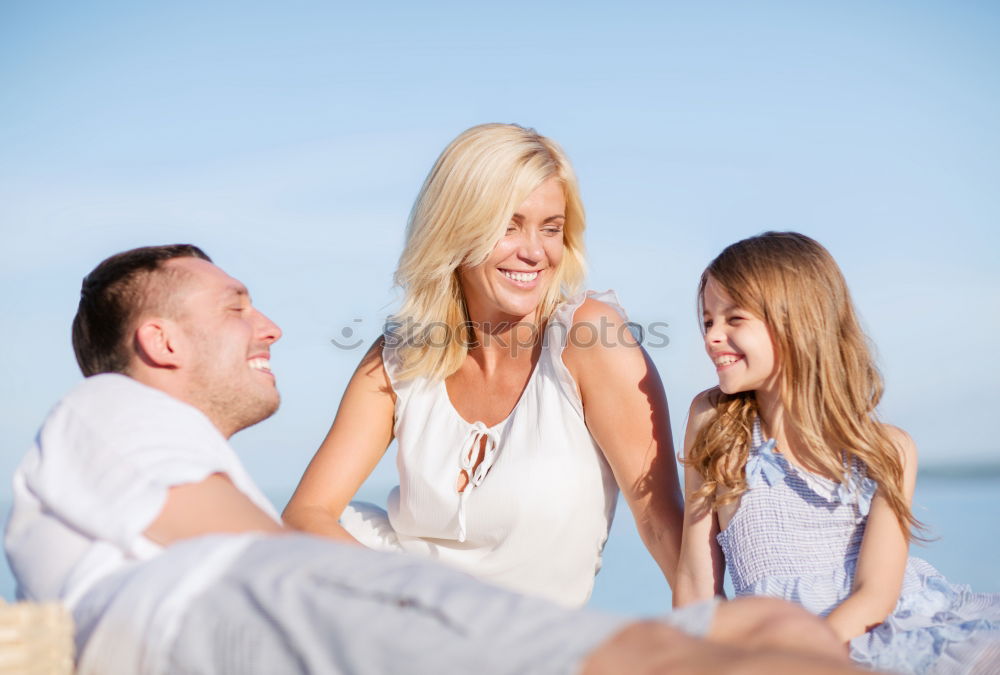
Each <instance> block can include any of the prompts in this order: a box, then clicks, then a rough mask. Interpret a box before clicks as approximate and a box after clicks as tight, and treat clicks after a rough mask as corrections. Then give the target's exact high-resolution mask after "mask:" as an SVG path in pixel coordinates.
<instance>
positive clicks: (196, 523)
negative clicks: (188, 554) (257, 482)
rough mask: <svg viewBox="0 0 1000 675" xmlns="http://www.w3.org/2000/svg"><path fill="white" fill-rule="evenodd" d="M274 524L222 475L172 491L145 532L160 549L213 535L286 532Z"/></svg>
mask: <svg viewBox="0 0 1000 675" xmlns="http://www.w3.org/2000/svg"><path fill="white" fill-rule="evenodd" d="M283 531H284V527H283V526H282V525H281V523H278V522H275V520H274V519H273V518H271V516H269V515H267V514H266V513H264V511H262V510H261V509H260V508H258V507H257V505H256V504H254V503H253V502H252V501H250V499H249V498H248V497H247V496H246V495H245V494H243V493H242V492H240V491H239V490H238V489H237V488H236V486H235V485H233V484H232V482H231V481H230V480H229V477H228V476H226V475H225V474H223V473H214V474H212V475H211V476H209V477H208V478H206V479H205V480H203V481H201V482H199V483H185V484H184V485H177V486H174V487H172V488H170V491H169V492H168V493H167V501H166V503H165V504H164V505H163V509H162V510H161V511H160V515H158V516H157V517H156V520H154V521H153V522H152V523H151V524H150V526H149V527H147V528H146V530H145V531H144V532H143V534H145V535H146V537H147V538H149V539H151V540H152V541H155V542H156V543H157V544H160V545H161V546H169V545H170V544H173V543H174V542H177V541H179V540H181V539H189V538H191V537H198V536H201V535H205V534H213V533H220V534H221V533H237V532H272V533H273V532H283Z"/></svg>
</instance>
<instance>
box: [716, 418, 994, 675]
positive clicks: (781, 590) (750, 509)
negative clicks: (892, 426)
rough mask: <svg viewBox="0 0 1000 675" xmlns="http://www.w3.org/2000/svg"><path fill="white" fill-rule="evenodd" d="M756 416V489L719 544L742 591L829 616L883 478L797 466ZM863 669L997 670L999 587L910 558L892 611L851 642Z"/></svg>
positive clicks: (751, 468)
mask: <svg viewBox="0 0 1000 675" xmlns="http://www.w3.org/2000/svg"><path fill="white" fill-rule="evenodd" d="M774 445H775V442H774V440H769V441H766V442H765V441H764V439H763V438H762V436H761V432H760V423H759V420H758V421H757V422H755V423H754V428H753V442H752V444H751V451H750V456H749V459H748V460H747V465H746V478H747V483H748V484H749V490H747V492H745V493H744V494H743V495H742V496H741V498H740V505H739V508H738V509H737V511H736V513H735V514H734V515H733V518H732V520H731V521H730V523H729V525H728V526H727V527H726V529H725V530H723V531H722V532H720V533H719V535H718V542H719V545H720V546H721V547H722V551H723V553H724V554H725V557H726V566H727V567H728V569H729V573H730V576H731V577H732V581H733V587H734V589H735V591H736V594H737V595H767V596H772V597H778V598H784V599H786V600H790V601H792V602H795V603H798V604H800V605H802V606H803V607H805V608H806V609H808V610H810V611H811V612H814V613H815V614H819V615H823V616H825V615H826V614H828V613H829V612H830V611H831V610H832V609H833V608H834V607H836V606H837V605H838V604H840V602H841V601H843V600H844V599H845V598H846V597H847V596H848V595H849V594H850V592H851V585H852V583H853V581H854V570H855V567H856V566H857V560H858V551H859V549H860V547H861V538H862V536H863V535H864V530H865V523H866V522H867V519H868V510H869V507H870V506H871V500H872V497H873V496H874V494H875V489H876V484H875V482H874V481H872V480H871V479H870V478H868V477H866V476H865V472H864V469H863V467H862V466H860V465H857V466H855V467H853V468H852V470H851V471H850V479H849V480H848V481H847V482H846V483H845V482H838V481H833V480H829V479H827V478H824V477H821V476H817V475H815V474H812V473H809V472H807V471H805V470H803V469H801V468H798V467H796V466H794V465H792V464H790V463H789V462H788V461H787V460H786V459H785V458H784V457H783V456H782V455H781V454H780V453H776V452H775V451H774ZM851 658H853V659H854V660H855V662H857V663H858V664H860V665H865V666H868V667H870V668H873V669H877V670H883V671H887V672H895V673H1000V593H973V592H972V591H971V590H970V589H969V587H968V586H962V585H953V584H950V583H949V582H948V581H947V579H945V578H944V577H943V576H941V574H940V573H939V572H938V571H937V570H935V569H934V568H933V567H932V566H931V565H930V564H928V563H927V562H925V561H923V560H921V559H919V558H914V557H911V558H910V559H909V560H908V562H907V565H906V573H905V575H904V578H903V589H902V593H901V595H900V598H899V602H898V603H897V604H896V608H895V610H894V611H893V612H892V614H890V615H889V617H888V618H886V620H885V621H884V622H883V623H881V624H880V625H879V626H877V627H876V628H874V629H872V630H871V631H869V632H867V633H865V634H864V635H861V636H859V637H856V638H854V639H853V640H852V641H851Z"/></svg>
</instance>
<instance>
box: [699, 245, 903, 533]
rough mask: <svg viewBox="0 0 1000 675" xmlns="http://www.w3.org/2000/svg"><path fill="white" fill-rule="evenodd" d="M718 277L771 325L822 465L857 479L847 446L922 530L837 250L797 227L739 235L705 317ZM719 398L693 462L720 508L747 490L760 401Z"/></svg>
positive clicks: (789, 398) (798, 414)
mask: <svg viewBox="0 0 1000 675" xmlns="http://www.w3.org/2000/svg"><path fill="white" fill-rule="evenodd" d="M709 279H712V280H714V281H715V283H717V284H718V285H719V286H720V287H721V288H722V289H723V290H725V292H726V293H727V294H728V295H729V297H730V298H731V299H732V301H733V303H735V305H736V306H737V307H739V308H741V309H743V310H745V311H747V312H749V313H751V314H753V315H754V316H756V317H758V318H760V319H761V320H763V322H764V324H765V325H766V326H767V328H768V332H769V333H770V336H771V341H772V343H773V344H774V350H775V354H776V358H777V359H778V361H779V363H780V368H779V371H778V373H779V374H778V377H779V383H780V385H779V386H780V395H781V402H782V405H783V407H784V409H785V419H786V420H787V423H790V424H791V426H792V429H793V430H794V432H795V433H796V434H797V435H798V436H799V438H801V439H802V442H803V444H804V445H805V446H806V448H807V450H808V451H809V455H810V456H811V457H812V458H814V460H815V462H816V463H817V464H818V467H817V468H820V469H821V470H822V471H823V472H824V473H826V474H827V475H830V476H840V477H841V480H847V479H848V475H847V467H846V466H845V464H844V454H842V453H846V455H847V460H848V463H849V464H850V463H853V462H855V461H858V462H861V463H862V464H863V465H864V467H865V469H866V471H867V474H868V476H869V477H870V478H872V479H873V480H875V482H876V483H878V486H879V490H880V494H881V495H882V496H883V497H884V498H885V499H886V501H887V502H888V503H889V505H890V506H891V507H892V510H893V512H895V514H896V518H897V519H898V520H899V523H900V527H902V529H903V531H904V532H906V533H907V534H908V535H911V533H912V530H913V529H914V528H919V527H921V525H920V523H919V521H917V520H916V519H915V518H914V517H913V514H912V512H911V511H910V508H909V506H908V504H907V500H906V498H905V496H904V492H903V462H902V457H901V455H900V450H899V449H898V448H897V447H896V445H895V444H894V443H893V442H892V440H891V439H890V438H889V436H888V434H887V432H886V430H885V427H884V426H883V425H882V424H881V423H880V422H879V420H878V419H877V416H876V411H875V408H876V406H877V405H878V402H879V400H880V399H881V397H882V391H883V385H882V377H881V375H880V374H879V372H878V369H877V368H876V366H875V363H874V359H873V357H872V353H871V349H870V346H869V340H868V338H867V337H866V336H865V334H864V332H863V331H862V329H861V326H860V323H859V321H858V318H857V315H856V313H855V311H854V305H853V303H852V302H851V297H850V293H849V291H848V289H847V283H846V282H845V281H844V277H843V275H842V274H841V272H840V268H839V267H837V263H836V262H835V261H834V259H833V257H832V256H831V255H830V253H829V252H828V251H827V250H826V249H825V248H823V247H822V246H821V245H820V244H819V243H817V242H816V241H814V240H813V239H810V238H809V237H807V236H805V235H802V234H798V233H796V232H765V233H764V234H761V235H759V236H756V237H750V238H749V239H744V240H743V241H739V242H736V243H735V244H732V245H731V246H729V247H727V248H726V249H725V250H724V251H723V252H722V253H720V254H719V256H718V257H717V258H716V259H715V260H713V261H712V262H711V263H710V264H709V266H708V267H707V268H706V269H705V271H704V272H703V273H702V275H701V282H700V284H699V286H698V309H699V316H700V315H701V310H702V308H703V303H704V293H705V286H706V284H707V283H708V280H709ZM709 400H710V402H711V403H712V405H713V408H714V412H713V414H712V416H711V418H710V419H709V420H708V421H707V423H706V424H704V425H703V426H702V427H701V429H700V430H699V432H698V434H697V436H696V437H695V441H694V445H693V448H692V449H691V452H690V453H689V456H688V457H686V458H685V459H684V462H685V464H688V465H690V466H693V467H695V468H696V469H697V471H698V472H699V473H700V474H701V476H702V478H703V479H704V483H703V485H702V487H701V489H700V490H698V491H697V492H696V493H695V497H696V499H699V500H704V503H707V504H708V505H710V506H712V507H714V508H717V507H718V506H721V505H722V504H725V503H729V502H732V501H734V500H736V499H737V498H738V497H739V496H740V495H741V494H742V493H743V492H745V491H746V490H747V483H746V478H745V475H744V473H745V472H744V466H745V465H746V462H747V458H748V457H749V452H750V435H751V429H752V425H753V422H754V419H755V418H756V416H757V402H756V398H755V396H754V393H753V392H752V391H750V392H739V393H735V394H725V393H723V392H722V391H721V390H718V389H715V390H713V391H712V392H711V394H710V396H709ZM842 449H843V450H842ZM718 488H725V489H726V490H725V492H724V494H722V495H717V493H716V490H717V489H718Z"/></svg>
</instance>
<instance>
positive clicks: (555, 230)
mask: <svg viewBox="0 0 1000 675" xmlns="http://www.w3.org/2000/svg"><path fill="white" fill-rule="evenodd" d="M542 232H544V233H545V234H548V235H550V236H556V235H560V234H562V228H561V227H546V228H545V229H543V230H542Z"/></svg>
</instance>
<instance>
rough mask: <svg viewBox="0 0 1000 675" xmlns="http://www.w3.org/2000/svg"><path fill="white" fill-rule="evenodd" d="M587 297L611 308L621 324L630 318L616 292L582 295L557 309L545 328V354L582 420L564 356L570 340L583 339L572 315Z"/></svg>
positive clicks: (570, 299) (571, 376) (575, 388)
mask: <svg viewBox="0 0 1000 675" xmlns="http://www.w3.org/2000/svg"><path fill="white" fill-rule="evenodd" d="M587 298H593V299H594V300H599V301H600V302H603V303H604V304H606V305H609V306H610V307H612V308H613V309H614V310H615V312H617V313H618V315H619V316H620V317H621V318H622V321H625V322H627V321H628V315H627V314H626V313H625V309H624V308H623V307H622V306H621V303H620V302H619V301H618V295H617V294H616V293H615V292H614V291H612V290H607V291H603V292H599V291H584V292H580V293H577V294H576V295H574V296H572V297H570V298H568V299H567V300H565V301H564V302H561V303H559V305H557V306H556V308H555V310H554V311H553V312H552V315H551V316H550V317H549V321H548V324H546V326H545V337H544V341H543V345H542V353H543V355H544V357H545V359H546V361H547V362H548V363H549V364H550V366H551V368H552V371H553V373H554V374H555V377H556V380H557V381H558V382H559V387H560V389H561V390H562V392H563V394H564V395H565V396H566V398H567V400H568V401H569V403H570V404H571V405H572V406H573V408H574V409H575V410H576V411H577V413H578V414H579V415H580V416H581V417H583V402H582V401H581V400H580V395H579V394H578V393H577V387H576V381H575V380H574V379H573V375H572V374H570V372H569V368H567V367H566V364H565V363H564V362H563V359H562V354H563V351H564V350H565V349H566V345H567V344H569V343H570V341H571V340H574V339H581V337H580V336H575V335H574V331H573V316H574V315H575V314H576V310H578V309H579V308H580V306H581V305H582V304H583V303H584V301H586V300H587Z"/></svg>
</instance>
